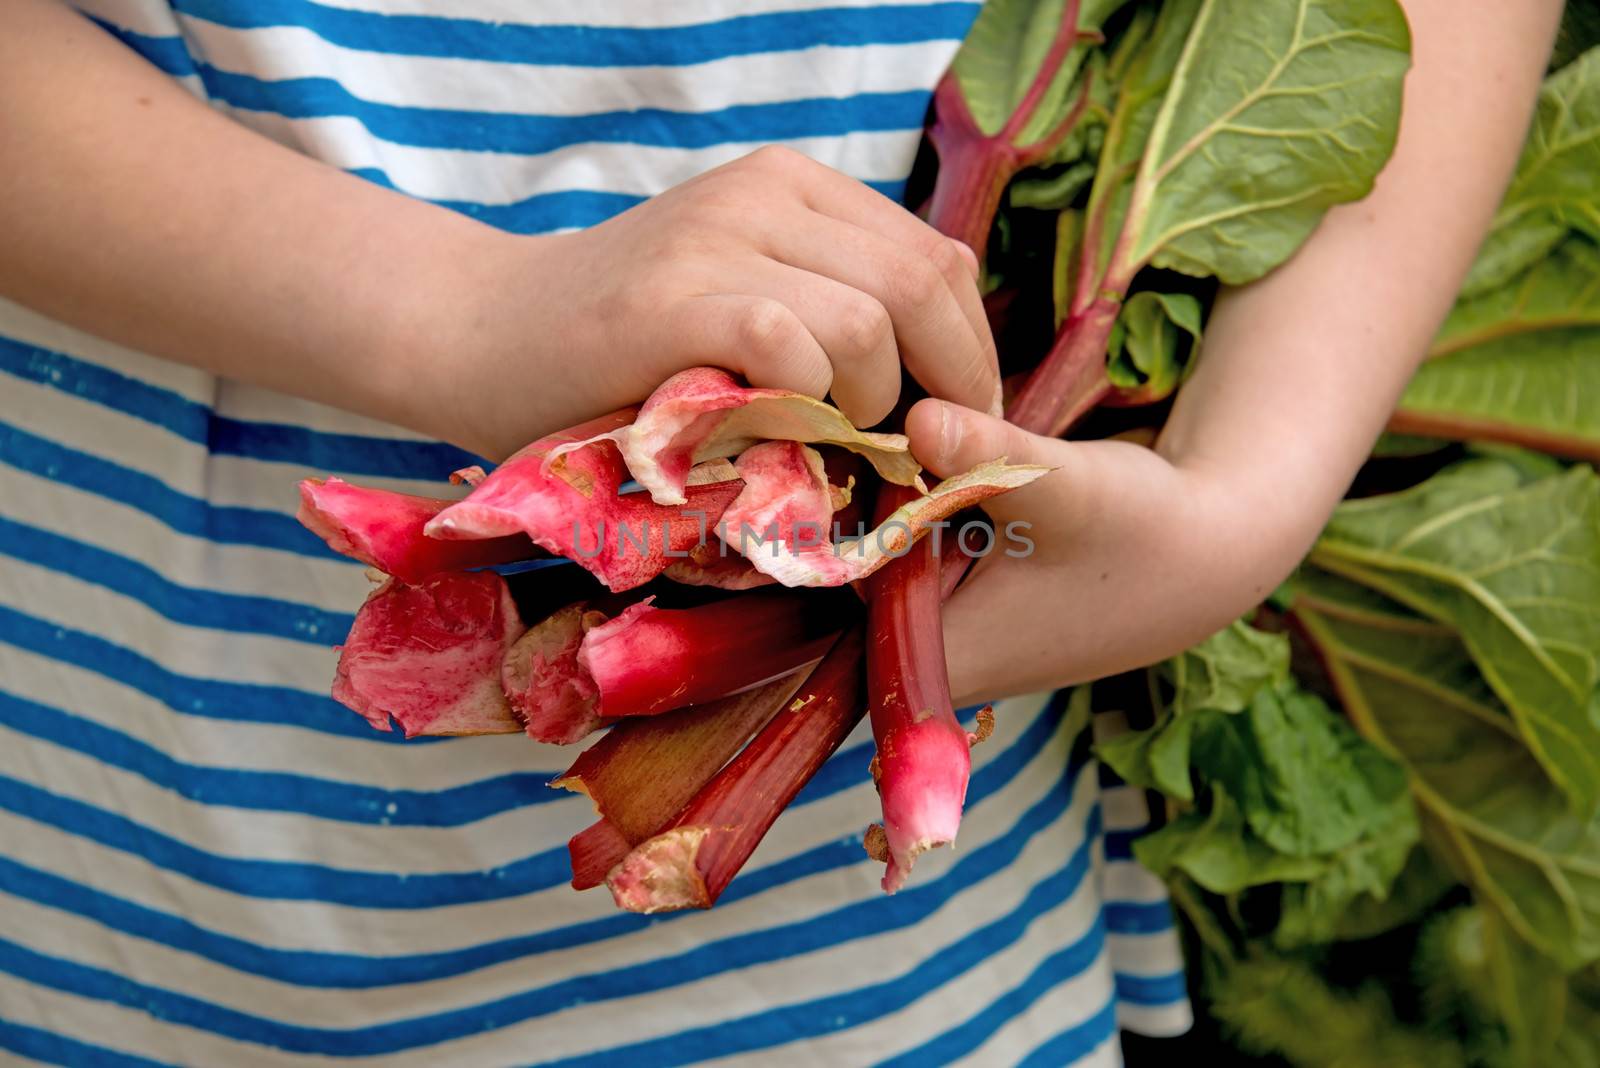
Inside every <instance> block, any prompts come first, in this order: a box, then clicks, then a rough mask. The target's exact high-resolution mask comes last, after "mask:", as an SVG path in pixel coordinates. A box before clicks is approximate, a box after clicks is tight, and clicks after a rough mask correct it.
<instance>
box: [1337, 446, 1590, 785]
mask: <svg viewBox="0 0 1600 1068" xmlns="http://www.w3.org/2000/svg"><path fill="white" fill-rule="evenodd" d="M1523 483H1524V474H1523V472H1522V470H1520V469H1519V468H1518V467H1517V466H1516V465H1514V464H1510V463H1506V462H1504V461H1499V460H1487V459H1485V460H1471V461H1467V462H1465V463H1462V464H1459V465H1457V466H1455V467H1452V468H1449V469H1447V470H1445V471H1444V472H1442V473H1440V474H1438V475H1436V476H1434V477H1433V478H1431V479H1429V480H1428V481H1427V482H1425V483H1423V484H1422V485H1420V486H1417V487H1415V488H1413V489H1410V490H1407V491H1405V492H1403V493H1396V494H1390V495H1387V496H1382V497H1371V498H1367V499H1364V500H1356V501H1348V502H1346V503H1345V504H1343V505H1341V506H1340V508H1339V510H1338V512H1336V513H1335V515H1334V518H1333V520H1332V522H1330V523H1329V524H1328V528H1327V530H1326V532H1325V533H1324V534H1323V536H1322V539H1321V540H1320V541H1318V542H1317V545H1316V547H1315V548H1314V549H1313V550H1312V553H1311V558H1310V559H1311V561H1312V562H1313V563H1315V564H1316V565H1317V566H1319V567H1323V568H1326V569H1327V570H1330V571H1333V572H1336V573H1338V574H1341V575H1344V576H1345V577H1347V578H1351V579H1354V580H1356V581H1358V582H1360V583H1362V584H1363V585H1366V586H1370V587H1372V588H1373V589H1376V590H1379V591H1381V592H1382V593H1384V594H1385V595H1386V596H1388V597H1390V598H1393V599H1394V600H1396V601H1399V602H1400V603H1402V604H1404V605H1406V606H1407V607H1409V608H1411V609H1412V610H1414V611H1417V612H1420V613H1421V614H1423V615H1425V616H1428V617H1429V618H1431V619H1434V620H1437V621H1439V622H1441V623H1445V624H1448V625H1450V626H1452V627H1454V628H1456V629H1457V630H1459V631H1460V633H1461V637H1462V640H1463V641H1464V642H1465V643H1466V646H1467V648H1468V650H1470V652H1471V654H1472V658H1473V660H1474V661H1476V662H1477V664H1478V666H1479V668H1480V669H1481V670H1482V672H1483V675H1484V677H1485V678H1486V679H1487V680H1488V682H1489V685H1490V686H1491V687H1493V689H1494V691H1495V693H1496V694H1497V695H1498V696H1499V698H1500V700H1502V701H1503V702H1505V704H1506V705H1507V706H1508V707H1509V708H1510V709H1511V713H1512V717H1513V719H1514V721H1515V724H1516V728H1517V731H1518V733H1519V734H1520V736H1521V737H1522V738H1523V740H1524V741H1525V742H1526V743H1527V745H1528V747H1529V749H1530V750H1531V751H1532V753H1533V754H1534V756H1535V757H1537V759H1538V760H1539V762H1540V763H1541V764H1542V765H1543V766H1544V768H1545V770H1546V772H1547V773H1548V774H1549V776H1550V777H1551V779H1552V780H1553V781H1554V782H1555V783H1556V784H1557V785H1558V786H1559V787H1560V788H1561V789H1562V790H1563V791H1565V792H1566V793H1567V795H1568V796H1569V797H1570V798H1571V799H1572V801H1573V802H1574V804H1575V805H1576V806H1577V807H1578V810H1579V811H1580V812H1581V813H1583V814H1585V815H1587V814H1589V813H1592V812H1594V811H1595V807H1596V803H1597V801H1600V728H1597V726H1596V722H1595V719H1594V716H1593V707H1594V705H1593V701H1594V694H1595V688H1596V684H1597V682H1600V479H1597V478H1596V476H1595V473H1594V472H1593V471H1592V470H1590V469H1589V468H1587V467H1575V468H1572V469H1571V470H1569V471H1567V472H1566V473H1565V474H1562V475H1560V476H1557V477H1554V478H1546V479H1542V480H1540V481H1537V482H1533V483H1530V484H1527V485H1524V484H1523Z"/></svg>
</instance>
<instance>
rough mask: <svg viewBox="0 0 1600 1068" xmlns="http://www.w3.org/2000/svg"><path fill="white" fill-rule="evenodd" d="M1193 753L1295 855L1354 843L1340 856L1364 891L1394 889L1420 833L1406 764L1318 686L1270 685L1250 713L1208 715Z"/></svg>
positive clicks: (1268, 836) (1257, 825) (1262, 832)
mask: <svg viewBox="0 0 1600 1068" xmlns="http://www.w3.org/2000/svg"><path fill="white" fill-rule="evenodd" d="M1190 755H1191V756H1190V758H1191V760H1192V761H1193V763H1194V766H1195V768H1196V769H1197V770H1198V771H1199V773H1200V775H1201V777H1202V778H1203V779H1204V780H1205V781H1206V782H1208V783H1210V784H1212V786H1213V787H1217V786H1221V787H1223V788H1225V789H1226V791H1227V793H1228V795H1229V796H1230V797H1231V798H1233V799H1234V800H1235V801H1237V803H1238V805H1239V808H1240V810H1241V811H1242V812H1243V814H1244V818H1245V822H1246V823H1247V824H1248V825H1249V827H1250V830H1251V831H1252V832H1254V833H1255V834H1256V835H1257V836H1259V837H1260V838H1261V840H1262V841H1263V842H1265V843H1266V844H1267V845H1269V846H1270V847H1271V848H1273V849H1275V850H1277V851H1278V852H1280V853H1283V854H1286V855H1289V856H1295V857H1309V856H1326V855H1328V854H1333V853H1340V852H1341V851H1346V850H1348V853H1347V854H1346V853H1341V856H1340V857H1338V858H1331V860H1330V862H1332V863H1341V864H1345V865H1346V866H1347V871H1346V872H1345V874H1344V876H1343V878H1344V879H1345V880H1346V881H1349V882H1352V883H1358V884H1360V885H1359V886H1358V889H1371V890H1374V891H1380V890H1385V889H1387V887H1388V885H1389V883H1390V882H1392V881H1393V879H1394V877H1395V876H1396V875H1398V874H1399V871H1400V867H1401V865H1402V864H1403V863H1404V862H1405V855H1404V854H1405V850H1406V849H1408V848H1409V844H1410V843H1411V842H1414V841H1416V838H1417V827H1416V819H1415V815H1414V813H1413V812H1412V808H1411V799H1410V797H1409V795H1408V794H1407V792H1406V777H1405V772H1404V771H1403V770H1402V769H1401V767H1400V766H1399V765H1398V764H1396V763H1395V762H1394V761H1393V760H1391V759H1390V758H1389V757H1386V756H1384V755H1383V754H1382V753H1380V752H1378V751H1377V750H1376V749H1374V748H1373V747H1372V746H1371V744H1369V743H1368V742H1367V741H1365V740H1364V739H1362V738H1361V737H1360V736H1359V735H1358V734H1356V732H1355V731H1354V730H1352V729H1351V728H1350V726H1349V724H1347V723H1345V721H1344V720H1343V719H1341V718H1340V717H1338V716H1336V715H1335V714H1334V713H1333V712H1332V711H1330V710H1329V709H1328V706H1327V705H1325V704H1323V702H1322V700H1321V699H1320V698H1318V697H1316V696H1314V695H1312V694H1309V693H1304V692H1300V691H1295V690H1292V689H1285V690H1281V691H1274V690H1262V691H1260V692H1259V693H1257V694H1256V696H1255V699H1254V700H1252V701H1251V702H1250V706H1249V707H1248V708H1247V709H1245V711H1244V712H1243V713H1242V714H1240V715H1236V716H1212V717H1209V718H1207V719H1206V720H1205V721H1203V722H1202V724H1201V725H1200V726H1199V727H1198V728H1197V729H1196V730H1195V733H1194V738H1193V740H1192V741H1191V743H1190ZM1363 842H1365V843H1366V844H1365V845H1361V843H1363ZM1351 847H1356V848H1351ZM1379 869H1383V870H1384V871H1385V872H1386V874H1384V875H1382V876H1381V877H1380V876H1378V875H1377V874H1376V872H1377V871H1378V870H1379Z"/></svg>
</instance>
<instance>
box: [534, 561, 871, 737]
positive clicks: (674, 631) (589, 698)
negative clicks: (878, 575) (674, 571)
mask: <svg viewBox="0 0 1600 1068" xmlns="http://www.w3.org/2000/svg"><path fill="white" fill-rule="evenodd" d="M852 604H853V599H852V598H851V597H850V596H849V595H848V594H845V593H841V594H840V595H838V596H820V597H819V596H805V595H801V594H795V593H790V592H789V591H787V590H774V591H770V592H769V591H762V592H760V593H751V594H745V595H742V596H735V597H730V598H727V599H724V600H721V601H713V602H711V603H710V604H703V605H697V606H695V607H693V608H657V607H655V605H653V604H651V603H650V602H649V600H646V601H642V602H640V603H638V604H635V605H631V606H629V607H627V608H625V609H623V610H622V612H621V613H620V614H618V615H617V616H616V617H615V618H610V619H608V618H607V616H606V614H605V613H602V612H595V611H589V610H586V609H585V608H584V606H575V608H573V609H567V610H565V611H566V614H565V615H561V614H558V616H555V617H552V618H551V619H549V620H547V621H545V623H543V624H540V625H539V626H537V627H535V628H534V629H533V630H531V631H529V633H528V635H527V637H525V638H524V639H523V640H522V641H521V642H519V643H518V645H517V648H515V649H514V650H513V651H512V654H511V655H510V656H508V657H507V675H506V689H507V692H508V693H509V694H510V697H511V702H512V704H513V705H515V706H516V708H517V710H518V712H520V713H521V714H522V716H523V718H524V719H525V720H526V722H527V728H528V733H529V734H530V735H532V736H533V737H535V738H537V739H539V740H540V741H546V742H556V743H565V742H573V741H577V740H578V739H580V738H582V737H584V736H586V735H587V734H589V733H590V732H591V731H593V730H596V729H597V728H599V727H600V726H601V724H602V723H603V722H604V721H606V720H610V719H617V718H620V717H624V716H651V715H656V714H658V713H661V712H666V711H669V710H671V709H675V708H682V707H684V706H685V705H691V704H700V703H704V702H706V701H713V700H715V699H717V698H719V697H724V696H726V695H728V694H730V693H735V692H738V691H740V690H743V689H747V688H749V687H752V686H756V685H759V684H760V683H764V682H767V681H768V680H771V679H775V678H778V677H779V676H782V675H786V674H788V673H789V672H791V671H793V670H794V669H795V668H797V667H799V666H800V665H802V664H805V663H807V662H809V661H811V660H815V659H816V658H817V657H819V656H821V655H822V653H823V651H824V650H825V649H826V648H827V647H828V645H829V644H831V642H832V640H833V635H835V634H836V633H837V632H838V630H839V627H840V625H841V623H842V622H843V621H844V620H846V619H848V615H846V613H848V612H849V611H850V609H851V607H852ZM525 657H526V662H525V661H524V658H525Z"/></svg>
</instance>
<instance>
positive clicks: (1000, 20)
mask: <svg viewBox="0 0 1600 1068" xmlns="http://www.w3.org/2000/svg"><path fill="white" fill-rule="evenodd" d="M1125 2H1126V0H1082V3H1081V6H1080V5H1079V3H1078V0H992V2H990V3H986V4H984V5H983V7H982V9H981V10H979V12H978V17H977V18H976V19H975V20H974V21H973V23H972V28H971V29H970V30H968V31H967V37H966V40H964V41H963V42H962V43H961V49H960V50H959V51H958V52H957V53H956V56H955V59H954V61H953V62H952V63H951V65H950V71H951V73H952V74H953V75H954V76H955V79H956V82H957V84H958V85H959V86H960V87H961V95H962V97H963V98H964V99H965V101H966V105H967V109H968V110H969V111H970V112H971V113H972V117H973V119H974V121H975V122H976V123H977V125H978V129H979V130H980V131H981V132H982V133H984V134H985V135H987V136H990V137H993V136H995V135H997V134H999V133H1000V131H1001V129H1002V128H1004V127H1005V126H1006V124H1007V123H1008V122H1010V121H1011V120H1012V117H1013V116H1014V115H1015V114H1016V113H1017V111H1018V109H1019V108H1020V107H1021V106H1022V105H1023V102H1024V100H1026V99H1027V98H1028V96H1029V95H1030V91H1033V92H1034V93H1035V94H1036V95H1037V99H1038V104H1037V105H1036V106H1034V108H1033V111H1032V114H1031V115H1030V116H1024V120H1025V121H1024V124H1023V126H1022V128H1021V129H1020V130H1019V131H1018V134H1019V136H1018V137H1017V138H1016V141H1017V143H1019V144H1028V143H1031V142H1033V141H1037V140H1039V139H1040V138H1041V137H1043V136H1045V135H1046V134H1047V133H1048V132H1049V131H1050V130H1051V129H1053V128H1054V127H1055V126H1056V124H1057V123H1058V122H1060V121H1061V118H1062V117H1063V116H1064V115H1065V113H1066V111H1067V110H1068V107H1069V105H1068V103H1067V101H1068V100H1069V98H1070V96H1071V87H1072V83H1073V81H1074V79H1075V78H1076V77H1077V72H1078V68H1079V67H1080V66H1081V65H1082V62H1083V57H1084V55H1085V54H1086V53H1087V52H1088V46H1087V45H1086V44H1082V43H1076V44H1069V45H1068V48H1067V51H1066V54H1065V55H1062V56H1059V57H1056V56H1053V55H1052V53H1053V52H1054V51H1055V50H1056V49H1057V48H1059V47H1060V45H1061V42H1060V41H1058V38H1059V37H1060V34H1059V33H1058V30H1060V28H1061V27H1062V22H1063V20H1064V19H1065V18H1066V17H1067V15H1068V13H1069V12H1070V11H1071V10H1072V9H1073V8H1075V7H1076V8H1078V18H1077V25H1078V28H1079V29H1080V30H1097V29H1099V27H1100V25H1101V24H1102V23H1103V22H1104V21H1105V19H1106V18H1107V17H1108V16H1110V15H1111V14H1112V13H1113V12H1114V11H1116V10H1117V8H1119V7H1121V6H1122V5H1123V4H1124V3H1125ZM1047 60H1051V61H1052V62H1055V63H1059V66H1057V68H1056V70H1055V71H1054V73H1053V76H1052V77H1051V78H1050V80H1049V82H1048V84H1047V85H1046V86H1045V87H1044V88H1043V90H1042V94H1040V93H1039V90H1038V89H1037V88H1036V83H1037V82H1038V81H1039V79H1040V75H1041V67H1042V66H1043V65H1044V64H1045V62H1046V61H1047Z"/></svg>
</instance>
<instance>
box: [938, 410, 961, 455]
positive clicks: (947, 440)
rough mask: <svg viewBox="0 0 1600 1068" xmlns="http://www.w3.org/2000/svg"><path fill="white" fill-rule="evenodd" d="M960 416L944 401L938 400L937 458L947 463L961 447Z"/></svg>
mask: <svg viewBox="0 0 1600 1068" xmlns="http://www.w3.org/2000/svg"><path fill="white" fill-rule="evenodd" d="M961 435H962V427H961V418H960V417H959V416H957V415H956V413H955V409H954V408H952V407H951V406H950V405H949V404H946V403H945V402H944V401H940V402H939V460H940V462H942V463H946V464H948V463H949V462H950V461H951V460H952V459H954V458H955V455H956V450H957V449H959V448H960V447H961Z"/></svg>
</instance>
